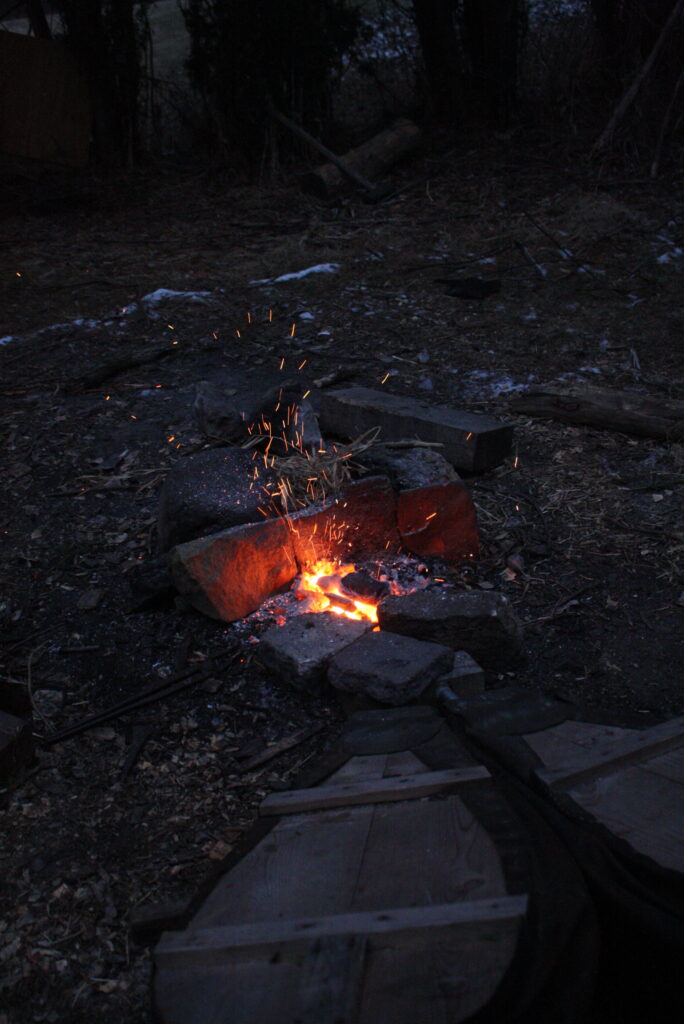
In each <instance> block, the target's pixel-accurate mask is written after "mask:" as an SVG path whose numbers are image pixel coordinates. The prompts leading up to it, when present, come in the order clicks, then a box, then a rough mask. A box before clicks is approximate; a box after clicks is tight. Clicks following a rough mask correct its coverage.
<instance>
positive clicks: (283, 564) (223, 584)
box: [171, 519, 298, 622]
mask: <svg viewBox="0 0 684 1024" xmlns="http://www.w3.org/2000/svg"><path fill="white" fill-rule="evenodd" d="M291 536H292V535H291V533H290V530H289V529H288V528H287V526H286V525H285V523H284V522H283V520H282V519H265V520H264V521H263V522H261V523H249V524H246V525H244V526H233V527H231V528H230V529H228V530H222V531H221V532H220V533H215V534H212V535H211V536H209V537H201V538H199V540H191V541H188V543H187V544H179V545H178V547H177V548H174V550H173V553H172V556H171V569H172V572H173V577H174V582H175V584H176V586H177V588H178V590H179V591H180V592H181V593H182V594H185V596H186V597H187V598H188V599H189V600H190V602H191V603H192V604H193V605H194V607H195V608H197V610H198V611H201V612H204V614H205V615H209V616H211V617H212V618H214V619H223V620H224V621H225V622H234V621H235V620H236V619H242V618H244V616H245V615H249V614H250V613H251V612H253V611H256V609H257V608H258V607H259V605H260V604H261V603H262V601H265V600H266V598H267V597H270V595H271V594H275V593H277V591H278V590H281V589H282V588H283V587H285V586H286V585H287V584H288V583H289V582H290V581H291V580H293V579H294V577H295V576H296V575H297V572H298V569H297V563H296V561H295V556H294V550H293V547H292V541H291Z"/></svg>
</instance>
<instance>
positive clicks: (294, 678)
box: [257, 612, 371, 690]
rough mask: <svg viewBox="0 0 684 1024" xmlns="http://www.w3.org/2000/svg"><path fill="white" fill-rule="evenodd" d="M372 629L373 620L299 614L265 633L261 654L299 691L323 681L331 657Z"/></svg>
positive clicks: (326, 613) (261, 657)
mask: <svg viewBox="0 0 684 1024" xmlns="http://www.w3.org/2000/svg"><path fill="white" fill-rule="evenodd" d="M369 629H371V623H370V622H357V621H355V620H353V619H347V618H345V617H344V616H341V615H335V614H334V613H333V612H314V613H311V614H309V613H304V614H303V615H295V616H294V617H293V618H292V619H290V620H289V621H288V622H286V623H285V625H284V626H272V627H271V628H270V629H269V630H267V631H266V632H265V633H264V635H263V637H262V638H261V643H260V644H259V650H258V655H257V657H258V660H259V661H260V662H261V663H262V664H263V665H264V666H265V667H266V668H268V669H270V670H271V671H272V672H275V673H277V674H278V675H279V676H281V677H282V678H283V679H284V680H285V681H286V682H288V683H291V685H292V686H294V687H295V688H296V689H297V690H303V689H310V688H311V687H312V686H314V685H315V684H316V683H319V682H322V681H323V679H324V678H325V670H326V668H327V665H328V662H329V661H330V659H331V658H332V657H334V656H335V655H336V654H338V653H339V652H340V651H341V650H343V649H344V648H345V647H347V646H348V645H349V644H351V643H353V642H354V641H356V640H358V639H359V637H362V636H363V634H364V633H367V632H368V630H369Z"/></svg>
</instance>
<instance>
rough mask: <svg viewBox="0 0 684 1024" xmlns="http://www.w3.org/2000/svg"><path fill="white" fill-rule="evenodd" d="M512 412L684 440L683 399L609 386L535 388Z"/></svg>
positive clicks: (517, 400) (513, 403) (513, 405)
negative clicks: (678, 399)
mask: <svg viewBox="0 0 684 1024" xmlns="http://www.w3.org/2000/svg"><path fill="white" fill-rule="evenodd" d="M509 409H510V411H511V412H516V413H522V414H524V415H527V416H539V417H541V418H542V419H552V420H559V421H560V422H561V423H579V424H583V425H585V426H588V427H598V428H599V429H601V430H615V431H618V432H619V433H622V434H635V435H636V436H638V437H653V438H657V439H658V440H664V441H681V440H683V439H684V402H681V401H676V400H673V399H667V398H660V397H655V396H651V395H640V394H636V393H635V392H632V391H611V390H609V389H608V388H595V387H573V388H563V389H561V388H553V387H549V388H535V389H533V390H530V391H528V392H526V393H525V394H524V395H520V396H519V397H518V398H514V399H513V400H512V401H511V403H510V405H509Z"/></svg>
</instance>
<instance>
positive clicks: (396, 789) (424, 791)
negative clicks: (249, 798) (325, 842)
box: [260, 765, 490, 815]
mask: <svg viewBox="0 0 684 1024" xmlns="http://www.w3.org/2000/svg"><path fill="white" fill-rule="evenodd" d="M488 778H490V775H489V772H488V771H487V769H486V768H484V767H482V766H481V765H477V766H475V767H473V768H458V769H450V770H447V771H441V772H424V773H421V774H419V775H399V776H396V777H394V778H389V779H380V780H378V781H376V780H374V779H369V780H362V781H361V782H346V783H342V784H339V785H332V786H316V787H314V788H312V789H293V790H289V791H286V792H284V793H271V795H270V796H267V797H266V799H265V800H264V801H263V802H262V804H261V807H260V812H261V814H264V815H266V814H299V813H301V812H302V811H315V810H326V809H329V808H332V807H350V806H353V805H358V804H377V803H384V802H386V801H394V800H417V799H419V798H420V797H424V796H431V795H432V794H434V793H444V792H449V791H451V790H453V789H457V788H459V787H461V786H465V785H468V784H469V783H479V782H482V781H484V780H485V779H488Z"/></svg>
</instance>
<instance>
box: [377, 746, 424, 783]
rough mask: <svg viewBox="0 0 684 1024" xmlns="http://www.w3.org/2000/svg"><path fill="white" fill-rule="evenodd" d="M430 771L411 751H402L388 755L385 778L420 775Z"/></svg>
mask: <svg viewBox="0 0 684 1024" xmlns="http://www.w3.org/2000/svg"><path fill="white" fill-rule="evenodd" d="M429 770H430V769H429V768H428V766H427V765H426V764H423V762H422V761H421V760H420V758H419V757H416V755H415V754H413V753H412V752H411V751H410V750H400V751H398V752H397V753H396V754H388V755H387V765H386V767H385V778H391V777H392V776H394V775H420V774H422V773H423V772H428V771H429Z"/></svg>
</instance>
